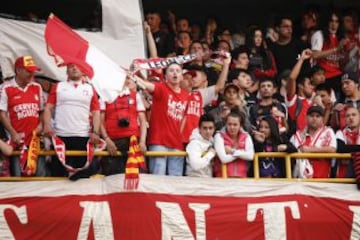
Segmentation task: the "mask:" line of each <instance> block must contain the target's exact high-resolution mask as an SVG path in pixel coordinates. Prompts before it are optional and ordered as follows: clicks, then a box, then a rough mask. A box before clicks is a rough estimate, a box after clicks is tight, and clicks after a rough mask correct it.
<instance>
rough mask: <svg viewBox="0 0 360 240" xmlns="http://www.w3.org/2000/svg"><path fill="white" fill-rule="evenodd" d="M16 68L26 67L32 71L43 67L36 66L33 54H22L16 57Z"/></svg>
mask: <svg viewBox="0 0 360 240" xmlns="http://www.w3.org/2000/svg"><path fill="white" fill-rule="evenodd" d="M15 68H24V69H26V70H28V71H30V72H35V71H40V70H41V68H39V67H38V66H36V64H35V62H34V59H33V58H32V56H22V57H19V58H18V59H16V61H15Z"/></svg>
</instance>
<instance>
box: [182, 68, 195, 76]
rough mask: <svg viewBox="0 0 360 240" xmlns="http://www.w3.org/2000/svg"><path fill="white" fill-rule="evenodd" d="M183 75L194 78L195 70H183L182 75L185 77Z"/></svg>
mask: <svg viewBox="0 0 360 240" xmlns="http://www.w3.org/2000/svg"><path fill="white" fill-rule="evenodd" d="M185 74H189V75H190V76H191V77H196V71H195V70H187V69H184V70H183V75H185Z"/></svg>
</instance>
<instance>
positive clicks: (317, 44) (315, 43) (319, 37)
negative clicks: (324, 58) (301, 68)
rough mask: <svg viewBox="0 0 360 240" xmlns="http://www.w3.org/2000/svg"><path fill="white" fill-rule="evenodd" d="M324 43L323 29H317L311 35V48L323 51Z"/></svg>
mask: <svg viewBox="0 0 360 240" xmlns="http://www.w3.org/2000/svg"><path fill="white" fill-rule="evenodd" d="M323 45H324V36H323V34H322V32H321V31H316V32H315V33H314V34H313V35H312V36H311V50H315V51H321V50H322V48H323Z"/></svg>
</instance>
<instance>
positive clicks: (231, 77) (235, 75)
mask: <svg viewBox="0 0 360 240" xmlns="http://www.w3.org/2000/svg"><path fill="white" fill-rule="evenodd" d="M240 73H246V74H248V75H250V73H249V71H248V70H245V69H242V68H235V69H232V70H230V71H229V74H228V79H227V82H228V83H232V80H234V79H236V78H238V76H239V75H240Z"/></svg>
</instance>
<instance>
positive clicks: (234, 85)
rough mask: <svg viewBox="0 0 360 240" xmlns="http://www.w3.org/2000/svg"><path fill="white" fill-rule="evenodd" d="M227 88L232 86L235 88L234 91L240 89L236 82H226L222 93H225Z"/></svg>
mask: <svg viewBox="0 0 360 240" xmlns="http://www.w3.org/2000/svg"><path fill="white" fill-rule="evenodd" d="M229 88H234V89H236V91H239V90H240V88H239V87H238V86H237V85H236V84H234V83H228V84H226V85H225V88H224V93H225V92H226V91H227V90H228V89H229Z"/></svg>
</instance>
